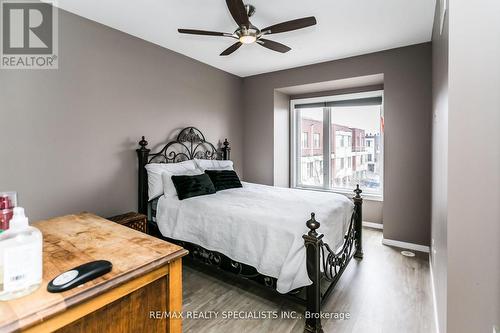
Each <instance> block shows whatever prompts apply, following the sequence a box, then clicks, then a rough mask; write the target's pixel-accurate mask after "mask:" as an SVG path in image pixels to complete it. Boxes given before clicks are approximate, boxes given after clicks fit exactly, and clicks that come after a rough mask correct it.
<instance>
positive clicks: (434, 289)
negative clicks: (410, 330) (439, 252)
mask: <svg viewBox="0 0 500 333" xmlns="http://www.w3.org/2000/svg"><path fill="white" fill-rule="evenodd" d="M429 269H430V272H431V291H432V304H433V308H434V326H436V333H439V317H438V309H437V298H436V287H435V285H434V272H433V271H432V260H431V255H430V254H429Z"/></svg>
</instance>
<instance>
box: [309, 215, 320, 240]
mask: <svg viewBox="0 0 500 333" xmlns="http://www.w3.org/2000/svg"><path fill="white" fill-rule="evenodd" d="M306 225H307V227H308V228H309V229H311V230H310V231H309V232H308V235H309V236H311V237H316V236H318V233H317V232H316V229H318V228H319V226H320V223H319V222H318V221H316V214H314V213H311V219H310V220H309V221H307V222H306Z"/></svg>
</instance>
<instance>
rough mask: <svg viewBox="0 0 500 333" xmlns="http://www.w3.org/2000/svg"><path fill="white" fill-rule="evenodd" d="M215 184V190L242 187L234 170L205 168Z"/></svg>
mask: <svg viewBox="0 0 500 333" xmlns="http://www.w3.org/2000/svg"><path fill="white" fill-rule="evenodd" d="M205 173H206V174H207V175H208V176H209V177H210V179H211V180H212V183H213V184H214V186H215V190H216V191H222V190H227V189H230V188H238V187H243V185H241V182H240V179H239V178H238V175H237V174H236V172H235V171H234V170H205Z"/></svg>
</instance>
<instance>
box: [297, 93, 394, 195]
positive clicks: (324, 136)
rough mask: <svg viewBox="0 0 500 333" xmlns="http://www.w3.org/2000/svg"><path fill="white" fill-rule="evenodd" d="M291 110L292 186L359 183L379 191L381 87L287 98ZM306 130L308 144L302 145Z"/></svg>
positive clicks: (348, 188) (339, 187)
mask: <svg viewBox="0 0 500 333" xmlns="http://www.w3.org/2000/svg"><path fill="white" fill-rule="evenodd" d="M291 110H292V117H291V118H292V154H291V159H292V160H291V165H292V186H293V187H299V188H313V189H314V188H320V189H326V190H332V191H338V192H349V193H350V192H352V190H353V188H355V187H356V184H359V185H360V187H361V188H362V189H363V192H364V193H367V194H371V195H374V196H382V193H383V191H382V188H383V165H382V161H383V160H384V159H383V155H382V154H383V133H382V128H381V123H382V118H383V91H373V92H363V93H357V94H348V95H335V96H329V97H320V98H308V99H300V100H292V101H291ZM308 133H309V134H311V133H312V145H313V148H314V149H304V148H310V146H309V144H310V142H309V138H308ZM299 140H300V141H299ZM300 143H302V146H297V144H300ZM319 161H321V162H319Z"/></svg>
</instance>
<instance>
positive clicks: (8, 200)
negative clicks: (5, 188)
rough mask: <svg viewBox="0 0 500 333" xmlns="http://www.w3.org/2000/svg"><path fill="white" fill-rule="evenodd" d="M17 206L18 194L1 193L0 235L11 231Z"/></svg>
mask: <svg viewBox="0 0 500 333" xmlns="http://www.w3.org/2000/svg"><path fill="white" fill-rule="evenodd" d="M16 206H17V193H16V192H0V233H2V232H3V231H5V230H7V229H9V222H10V220H11V219H12V216H13V215H14V207H16Z"/></svg>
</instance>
